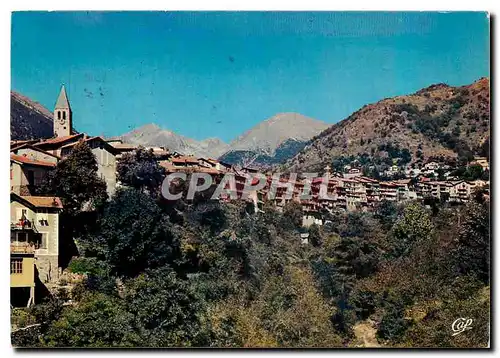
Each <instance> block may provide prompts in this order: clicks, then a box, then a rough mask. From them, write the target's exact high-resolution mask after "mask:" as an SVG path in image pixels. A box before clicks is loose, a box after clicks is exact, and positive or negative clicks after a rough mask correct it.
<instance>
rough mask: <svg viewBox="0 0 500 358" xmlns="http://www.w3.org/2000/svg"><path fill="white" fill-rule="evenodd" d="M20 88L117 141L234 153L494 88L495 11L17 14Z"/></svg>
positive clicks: (80, 126)
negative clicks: (62, 105)
mask: <svg viewBox="0 0 500 358" xmlns="http://www.w3.org/2000/svg"><path fill="white" fill-rule="evenodd" d="M11 56H12V57H11V61H12V62H11V63H12V84H11V87H12V89H13V90H15V91H18V92H21V93H22V94H24V95H26V96H28V97H30V98H31V99H33V100H36V101H38V102H40V103H41V104H43V105H44V106H46V107H47V108H48V109H49V110H52V109H53V107H54V105H55V102H56V99H57V95H58V92H59V88H60V85H61V84H62V83H64V84H65V85H66V88H67V90H68V95H69V99H70V103H71V104H72V108H73V118H74V126H75V128H76V129H77V130H78V131H85V132H87V133H89V134H92V135H106V136H114V135H119V134H123V133H125V132H128V131H130V130H132V129H134V128H136V127H139V126H141V125H143V124H147V123H152V122H154V123H157V124H158V125H160V126H161V127H163V128H166V129H170V130H173V131H175V132H177V133H179V134H182V135H185V136H188V137H192V138H195V139H203V138H206V137H219V138H221V139H222V140H224V141H230V140H232V139H234V138H235V137H237V136H238V135H239V134H241V133H242V132H244V131H245V130H248V129H250V128H251V127H252V126H254V125H255V124H257V123H259V122H260V121H262V120H265V119H267V118H269V117H271V116H273V115H274V114H276V113H280V112H298V113H301V114H304V115H307V116H310V117H313V118H317V119H320V120H323V121H325V122H328V123H335V122H338V121H339V120H342V119H344V118H345V117H347V116H348V115H349V114H351V113H352V112H354V111H356V110H357V109H359V108H360V107H361V106H363V105H365V104H368V103H372V102H376V101H378V100H380V99H383V98H386V97H391V96H395V95H401V94H407V93H411V92H415V91H416V90H418V89H420V88H422V87H426V86H429V85H431V84H433V83H439V82H445V83H448V84H450V85H464V84H469V83H471V82H473V81H475V80H477V79H478V78H480V77H483V76H489V21H488V18H487V15H486V14H485V13H424V12H420V13H418V12H416V13H342V12H338V13H327V12H312V13H307V12H299V13H293V12H285V13H276V12H274V13H273V12H270V13H265V12H254V13H249V12H199V13H193V12H177V13H175V12H128V13H127V12H108V13H106V12H104V13H103V12H50V13H49V12H18V13H14V14H13V16H12V52H11Z"/></svg>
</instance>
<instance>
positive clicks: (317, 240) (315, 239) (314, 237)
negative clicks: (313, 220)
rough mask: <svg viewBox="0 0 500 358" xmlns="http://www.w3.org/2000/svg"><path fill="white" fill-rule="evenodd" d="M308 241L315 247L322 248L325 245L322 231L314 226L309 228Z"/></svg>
mask: <svg viewBox="0 0 500 358" xmlns="http://www.w3.org/2000/svg"><path fill="white" fill-rule="evenodd" d="M308 240H309V243H311V245H313V246H315V247H318V246H321V244H322V243H323V238H322V236H321V230H320V228H319V226H318V225H316V224H312V225H311V226H310V227H309V238H308Z"/></svg>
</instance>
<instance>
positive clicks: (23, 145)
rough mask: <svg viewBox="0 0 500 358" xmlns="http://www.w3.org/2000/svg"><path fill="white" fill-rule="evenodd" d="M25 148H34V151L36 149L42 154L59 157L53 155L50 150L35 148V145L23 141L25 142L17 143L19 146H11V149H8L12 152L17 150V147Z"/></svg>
mask: <svg viewBox="0 0 500 358" xmlns="http://www.w3.org/2000/svg"><path fill="white" fill-rule="evenodd" d="M26 148H28V149H32V150H35V151H37V152H40V153H43V154H46V155H50V156H51V157H54V158H58V159H60V158H59V156H57V155H55V154H52V153H50V152H47V151H46V150H43V149H40V148H37V147H35V146H34V145H32V144H29V143H25V144H22V145H19V146H17V147H13V148H11V149H10V151H11V152H14V151H17V150H19V149H26Z"/></svg>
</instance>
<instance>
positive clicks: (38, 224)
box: [10, 193, 63, 283]
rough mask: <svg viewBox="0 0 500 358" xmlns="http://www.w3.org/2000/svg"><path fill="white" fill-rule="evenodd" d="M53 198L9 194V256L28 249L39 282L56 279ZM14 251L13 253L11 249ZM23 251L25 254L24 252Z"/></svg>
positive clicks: (56, 232)
mask: <svg viewBox="0 0 500 358" xmlns="http://www.w3.org/2000/svg"><path fill="white" fill-rule="evenodd" d="M62 208H63V206H62V203H61V200H60V199H59V198H57V197H42V196H20V195H17V194H15V193H11V195H10V222H11V253H13V252H17V251H19V250H17V251H16V249H18V248H24V247H27V248H29V250H28V249H27V250H28V251H29V253H31V254H33V255H34V259H35V267H36V270H35V272H36V274H37V275H38V278H39V279H40V281H41V282H42V283H47V282H54V281H55V280H57V279H58V277H59V246H60V245H59V213H60V211H61V210H62ZM13 248H14V250H13ZM28 251H26V253H28Z"/></svg>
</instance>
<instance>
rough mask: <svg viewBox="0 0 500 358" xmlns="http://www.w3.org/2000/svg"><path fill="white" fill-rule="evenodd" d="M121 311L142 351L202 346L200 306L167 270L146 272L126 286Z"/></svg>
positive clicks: (182, 283)
mask: <svg viewBox="0 0 500 358" xmlns="http://www.w3.org/2000/svg"><path fill="white" fill-rule="evenodd" d="M125 286H126V289H125V294H124V301H125V307H126V310H127V313H128V314H131V315H132V316H133V322H134V327H136V330H137V331H138V332H140V336H141V339H143V342H142V344H141V346H146V347H189V346H193V345H203V342H201V341H198V340H200V339H202V338H201V337H200V334H199V333H200V320H199V317H200V315H201V314H202V313H203V302H202V301H201V300H200V298H199V297H198V295H197V294H196V292H195V291H194V290H193V288H192V287H190V285H189V284H188V283H187V282H186V281H183V280H181V279H179V278H178V277H177V275H176V274H175V272H174V271H172V270H171V269H169V268H168V267H162V268H158V269H156V270H147V271H146V273H144V274H141V275H139V276H138V277H136V278H134V279H132V280H130V281H128V282H126V285H125Z"/></svg>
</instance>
